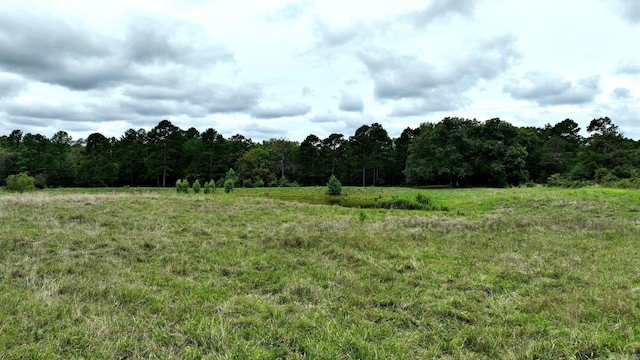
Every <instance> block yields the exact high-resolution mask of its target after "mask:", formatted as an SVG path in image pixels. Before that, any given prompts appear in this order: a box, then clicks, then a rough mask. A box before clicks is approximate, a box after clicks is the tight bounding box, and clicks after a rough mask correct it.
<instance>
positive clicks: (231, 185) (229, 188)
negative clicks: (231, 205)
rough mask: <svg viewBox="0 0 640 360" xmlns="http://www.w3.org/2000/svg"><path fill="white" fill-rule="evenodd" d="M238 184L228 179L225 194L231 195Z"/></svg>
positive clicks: (225, 184) (225, 183)
mask: <svg viewBox="0 0 640 360" xmlns="http://www.w3.org/2000/svg"><path fill="white" fill-rule="evenodd" d="M235 186H236V183H235V181H233V180H231V179H228V180H225V182H224V192H226V193H227V194H229V193H231V192H232V191H233V189H234V188H235Z"/></svg>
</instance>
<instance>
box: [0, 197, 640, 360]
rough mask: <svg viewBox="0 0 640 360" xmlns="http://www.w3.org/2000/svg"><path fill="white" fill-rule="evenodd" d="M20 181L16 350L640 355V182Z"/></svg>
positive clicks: (6, 280) (12, 207) (11, 201)
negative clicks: (183, 189)
mask: <svg viewBox="0 0 640 360" xmlns="http://www.w3.org/2000/svg"><path fill="white" fill-rule="evenodd" d="M324 191H326V189H325V188H322V187H318V188H275V189H274V188H270V189H236V190H235V191H234V193H233V194H230V195H229V194H224V192H223V191H221V190H220V189H219V190H218V191H217V192H216V194H214V195H211V196H205V195H202V194H200V195H198V196H194V195H177V194H176V193H175V190H174V189H166V190H162V189H134V188H131V189H100V190H78V189H59V190H47V191H43V192H36V193H30V194H7V193H0V358H3V357H4V358H7V359H13V358H42V359H55V358H60V359H68V358H77V359H79V358H108V359H112V358H159V359H164V358H183V359H200V358H204V359H262V358H267V359H270V358H286V359H302V358H309V359H340V358H344V359H346V358H361V359H369V358H379V359H394V358H395V359H410V358H416V359H423V358H445V359H446V358H449V359H459V358H475V359H478V358H479V359H482V358H486V359H493V358H506V359H559V358H560V359H562V358H566V359H576V358H577V359H587V358H594V357H601V358H634V356H635V354H637V353H640V265H638V264H639V261H638V259H640V246H639V244H638V239H640V192H638V191H637V190H620V189H603V188H583V189H551V188H522V189H520V188H517V189H408V188H349V187H346V188H344V189H343V192H344V193H346V194H350V195H362V196H383V197H391V196H398V197H401V198H412V197H414V196H415V195H416V194H417V193H423V194H426V195H427V196H428V197H429V198H430V199H432V201H433V202H434V203H437V204H440V205H446V206H447V207H449V209H450V211H448V212H423V211H404V210H382V209H355V208H343V207H338V206H325V205H311V204H303V203H296V202H288V201H281V200H276V199H271V198H269V197H275V196H285V195H298V196H301V195H305V194H307V195H321V194H323V193H324Z"/></svg>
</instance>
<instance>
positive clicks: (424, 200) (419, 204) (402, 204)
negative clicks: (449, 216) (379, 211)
mask: <svg viewBox="0 0 640 360" xmlns="http://www.w3.org/2000/svg"><path fill="white" fill-rule="evenodd" d="M376 207H379V208H383V209H402V210H428V211H449V208H448V207H446V206H439V205H435V204H433V203H432V202H431V200H430V199H429V198H428V197H426V196H424V195H423V194H418V195H416V198H415V200H410V199H401V198H397V197H393V198H392V199H391V200H387V201H382V202H379V203H378V204H377V205H376Z"/></svg>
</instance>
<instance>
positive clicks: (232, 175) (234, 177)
mask: <svg viewBox="0 0 640 360" xmlns="http://www.w3.org/2000/svg"><path fill="white" fill-rule="evenodd" d="M229 180H231V181H233V186H234V187H235V185H236V184H239V181H240V180H239V179H238V176H237V175H236V172H235V171H233V169H229V171H227V174H226V175H225V177H224V186H225V188H226V187H227V181H229Z"/></svg>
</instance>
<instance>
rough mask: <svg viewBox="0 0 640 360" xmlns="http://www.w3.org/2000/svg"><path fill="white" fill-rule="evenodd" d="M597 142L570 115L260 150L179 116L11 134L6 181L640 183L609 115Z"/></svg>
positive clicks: (3, 163) (638, 156)
mask: <svg viewBox="0 0 640 360" xmlns="http://www.w3.org/2000/svg"><path fill="white" fill-rule="evenodd" d="M586 130H587V132H588V134H589V135H588V137H583V136H582V135H581V134H580V127H579V126H578V124H577V123H576V122H575V121H573V120H570V119H566V120H564V121H561V122H559V123H557V124H555V125H551V124H547V125H546V126H544V128H537V127H516V126H513V125H511V124H510V123H508V122H505V121H502V120H500V119H497V118H496V119H490V120H487V121H484V122H480V121H477V120H469V119H461V118H445V119H443V120H442V121H440V122H438V123H423V124H422V125H420V126H419V127H418V128H415V129H412V128H407V129H405V130H404V131H403V132H402V134H401V135H400V137H398V138H394V139H392V138H390V137H389V135H388V133H387V131H386V130H385V129H384V128H383V127H382V126H381V125H380V124H378V123H374V124H371V125H363V126H361V127H360V128H358V129H357V130H356V131H355V133H354V134H353V135H352V136H349V137H345V136H344V135H343V134H331V135H329V136H328V137H326V138H324V139H321V138H319V137H318V136H316V135H309V136H307V137H306V139H304V141H302V142H296V141H290V140H287V139H283V138H281V139H270V140H266V141H263V142H261V143H254V142H253V141H252V140H251V139H248V138H246V137H244V136H242V135H234V136H231V137H229V138H226V137H224V136H223V135H222V134H219V133H218V132H217V131H216V130H214V129H211V128H210V129H207V130H205V131H204V132H199V131H198V130H197V129H195V128H189V129H187V130H183V129H180V128H178V127H177V126H175V125H173V124H172V123H171V122H170V121H168V120H162V121H161V122H160V123H159V124H158V125H157V126H155V127H154V128H153V129H151V130H149V131H146V130H144V129H139V130H134V129H129V130H127V131H126V132H125V133H124V134H123V135H122V136H121V137H120V138H117V139H116V138H113V137H112V138H107V137H105V136H104V135H102V134H100V133H93V134H91V135H89V136H88V137H87V138H86V139H78V140H74V139H73V138H72V137H71V136H69V134H68V133H67V132H65V131H59V132H57V133H56V134H54V135H53V137H52V138H50V139H49V138H47V137H46V136H43V135H40V134H31V133H28V134H23V132H22V131H20V130H14V131H13V132H11V134H9V135H3V136H0V185H4V182H5V181H6V178H7V177H8V176H9V175H12V174H17V173H21V172H26V173H27V174H29V175H31V176H33V177H34V178H35V180H36V186H38V187H103V186H160V187H163V186H174V184H175V182H176V181H177V180H178V179H187V180H189V181H194V180H195V179H199V180H200V182H204V181H208V180H210V179H213V180H216V181H220V179H223V178H224V176H225V173H226V172H227V171H228V170H229V169H231V168H233V169H234V170H235V173H236V175H237V176H238V178H239V181H240V184H238V186H248V187H252V186H287V185H295V184H297V185H301V186H312V185H325V184H326V183H327V180H328V179H329V177H330V176H331V175H335V176H336V177H338V178H339V179H340V180H341V181H342V183H343V184H345V185H358V186H371V185H375V186H385V185H449V186H496V187H504V186H509V185H513V186H517V185H522V184H532V183H546V182H547V181H549V180H550V179H551V180H552V181H554V182H584V181H595V182H610V181H622V180H624V179H628V180H627V181H634V180H635V179H637V178H638V175H639V174H640V142H638V141H634V140H632V139H629V138H625V137H624V136H623V134H622V133H621V132H620V130H619V128H618V127H617V126H616V125H614V124H613V123H612V121H611V119H609V118H599V119H594V120H592V121H591V122H590V124H589V126H588V128H587V129H586Z"/></svg>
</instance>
